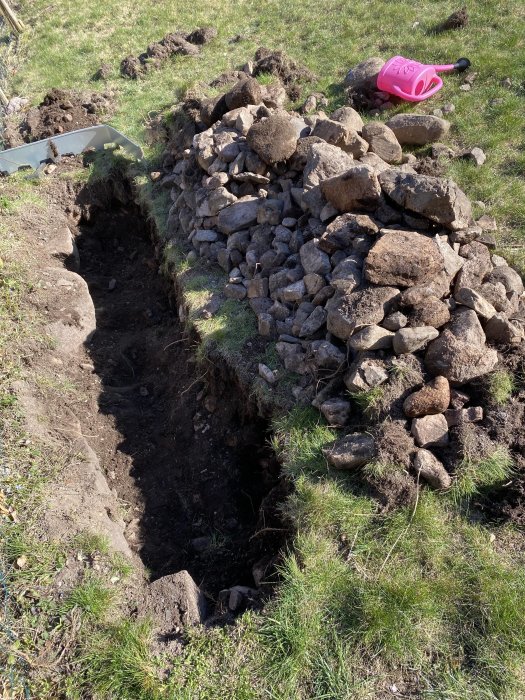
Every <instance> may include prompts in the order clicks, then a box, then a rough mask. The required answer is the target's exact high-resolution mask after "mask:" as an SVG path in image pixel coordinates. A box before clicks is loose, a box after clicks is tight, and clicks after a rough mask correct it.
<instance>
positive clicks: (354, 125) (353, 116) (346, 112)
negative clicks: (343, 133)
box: [332, 107, 364, 132]
mask: <svg viewBox="0 0 525 700" xmlns="http://www.w3.org/2000/svg"><path fill="white" fill-rule="evenodd" d="M332 119H334V120H335V121H336V122H341V124H344V125H345V126H347V127H349V128H350V129H353V130H354V131H357V132H360V131H361V130H362V128H363V126H364V122H363V120H362V119H361V115H360V114H359V112H356V110H355V109H353V107H339V109H336V110H335V112H333V113H332Z"/></svg>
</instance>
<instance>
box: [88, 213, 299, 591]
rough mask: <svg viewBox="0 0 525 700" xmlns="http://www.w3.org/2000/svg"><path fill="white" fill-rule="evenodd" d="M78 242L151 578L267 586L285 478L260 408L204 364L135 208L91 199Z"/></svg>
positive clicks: (125, 484) (110, 417)
mask: <svg viewBox="0 0 525 700" xmlns="http://www.w3.org/2000/svg"><path fill="white" fill-rule="evenodd" d="M76 240H77V246H78V249H79V253H80V260H81V267H80V274H81V275H82V277H83V278H84V279H85V280H86V282H87V284H88V286H89V290H90V293H91V296H92V298H93V302H94V305H95V310H96V318H97V331H96V333H95V335H94V336H93V339H92V340H91V341H90V343H89V345H88V352H89V355H90V357H91V359H92V362H93V364H94V367H95V372H96V373H97V374H98V375H99V377H100V380H101V386H102V391H101V394H100V397H99V410H100V413H101V414H103V415H104V416H105V417H107V419H106V425H107V426H108V428H107V430H104V431H102V432H101V433H100V434H99V435H98V437H97V438H96V441H97V445H96V449H97V450H98V453H99V456H100V458H101V462H102V463H103V464H104V465H105V469H106V473H107V477H108V482H109V483H110V486H111V487H112V488H114V489H115V491H116V493H117V495H118V497H119V498H120V499H121V500H122V502H123V503H124V504H125V507H126V509H127V520H128V525H127V529H126V536H127V539H128V541H129V543H130V545H131V546H132V548H133V549H134V550H135V551H136V552H137V553H138V554H139V555H140V557H141V559H142V561H143V562H144V565H145V566H146V567H147V569H148V570H149V573H150V577H151V579H152V580H155V579H157V578H160V577H162V576H165V575H167V574H172V573H175V572H177V571H180V570H181V569H186V570H188V571H189V573H190V574H191V575H192V577H193V578H194V580H195V581H196V583H197V584H198V585H199V586H201V588H202V589H203V590H204V591H205V592H206V593H207V594H208V595H210V596H212V597H214V598H215V597H216V596H217V594H218V592H219V591H220V590H222V589H224V588H227V587H231V586H233V585H246V586H252V587H253V586H254V584H255V585H258V584H259V578H260V576H261V575H263V574H266V575H268V572H269V570H270V569H271V567H272V563H273V562H274V560H275V556H276V554H277V552H278V551H279V549H280V547H281V546H282V545H283V542H284V537H285V532H284V529H283V525H282V522H281V520H280V518H279V509H278V506H279V503H280V502H282V500H283V498H284V497H285V495H286V491H287V487H286V485H285V482H284V481H283V480H282V479H281V478H280V467H279V464H278V462H277V460H276V458H275V456H274V454H273V453H272V451H271V450H270V448H269V444H268V425H267V422H266V421H264V420H262V419H260V418H256V417H253V415H250V411H249V410H248V408H247V407H248V403H249V402H248V397H247V396H243V395H242V392H241V391H240V389H239V387H238V386H237V385H236V383H235V382H234V380H233V379H232V377H231V376H230V375H229V374H228V372H227V370H226V369H225V368H222V369H221V368H220V367H215V366H213V365H212V364H211V363H207V364H206V365H204V366H202V365H201V366H199V365H198V364H197V363H196V362H195V359H194V353H195V349H196V347H195V344H193V345H192V343H191V341H189V340H188V337H187V334H185V333H184V329H183V327H182V326H181V324H180V323H179V320H178V318H177V315H176V313H175V309H176V308H177V304H176V300H175V299H174V298H173V290H172V289H171V290H170V289H169V287H168V282H167V280H166V279H165V278H164V277H163V276H162V275H161V274H159V271H158V263H157V261H156V259H155V253H154V248H153V246H152V244H151V242H150V238H149V231H148V226H147V225H146V223H145V221H144V219H143V217H141V215H140V212H139V210H138V209H137V208H136V207H135V206H134V205H128V206H122V205H121V204H120V203H119V202H117V201H116V200H112V203H111V206H102V207H100V206H95V207H93V208H92V209H91V214H90V216H89V218H88V220H86V219H82V220H81V222H80V225H79V229H78V236H77V239H76ZM254 567H255V572H256V573H255V580H254V574H253V571H254Z"/></svg>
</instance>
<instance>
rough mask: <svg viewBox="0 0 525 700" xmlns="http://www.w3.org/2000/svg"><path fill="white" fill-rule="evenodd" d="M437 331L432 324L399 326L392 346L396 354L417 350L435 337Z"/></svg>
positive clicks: (437, 333)
mask: <svg viewBox="0 0 525 700" xmlns="http://www.w3.org/2000/svg"><path fill="white" fill-rule="evenodd" d="M438 335H439V331H438V330H437V329H436V328H433V327H432V326H420V327H418V328H401V329H400V330H398V331H396V333H395V335H394V338H393V347H394V352H395V353H396V355H402V354H405V353H407V352H417V351H418V350H421V349H422V348H424V347H425V345H427V343H429V342H430V341H431V340H434V338H437V337H438Z"/></svg>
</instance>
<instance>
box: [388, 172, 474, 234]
mask: <svg viewBox="0 0 525 700" xmlns="http://www.w3.org/2000/svg"><path fill="white" fill-rule="evenodd" d="M378 178H379V182H380V184H381V188H382V190H383V192H384V193H385V194H386V195H387V196H388V197H390V198H391V199H393V200H394V202H395V203H396V204H398V205H399V206H400V207H403V208H404V209H409V210H410V211H413V212H416V213H417V214H421V216H424V217H425V218H427V219H430V220H431V221H435V222H436V223H438V224H442V225H443V226H446V228H449V229H452V230H456V229H464V228H466V227H467V226H468V224H469V223H470V220H471V218H472V208H471V205H470V201H469V200H468V198H467V196H466V195H465V194H464V192H462V190H460V188H459V187H458V186H457V185H456V183H455V182H453V181H452V180H447V179H444V178H439V177H430V176H429V175H417V174H416V175H414V174H412V173H402V172H399V171H397V170H385V171H384V172H382V173H380V174H379V175H378Z"/></svg>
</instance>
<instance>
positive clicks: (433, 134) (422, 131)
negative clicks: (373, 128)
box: [386, 114, 450, 146]
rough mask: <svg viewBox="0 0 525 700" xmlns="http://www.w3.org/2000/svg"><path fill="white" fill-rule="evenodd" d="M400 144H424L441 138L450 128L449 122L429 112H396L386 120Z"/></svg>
mask: <svg viewBox="0 0 525 700" xmlns="http://www.w3.org/2000/svg"><path fill="white" fill-rule="evenodd" d="M386 124H387V126H388V127H390V129H392V131H393V132H394V134H395V135H396V137H397V140H398V141H399V143H400V144H402V145H407V146H425V145H426V144H427V143H434V142H435V141H439V140H441V139H442V138H443V137H444V136H445V135H446V134H447V133H448V131H449V129H450V122H448V121H446V119H440V118H439V117H434V116H432V115H430V114H396V115H394V116H393V117H391V118H390V119H389V120H388V121H387V122H386Z"/></svg>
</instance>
